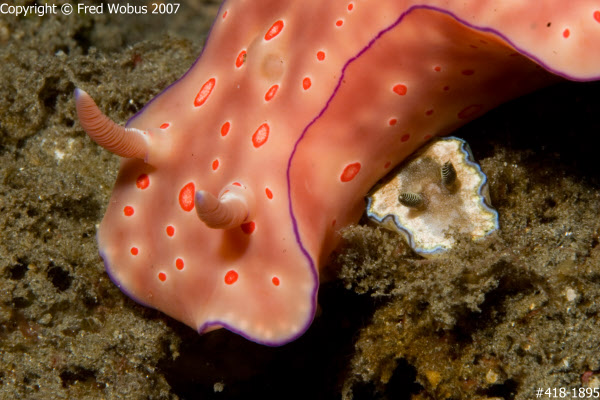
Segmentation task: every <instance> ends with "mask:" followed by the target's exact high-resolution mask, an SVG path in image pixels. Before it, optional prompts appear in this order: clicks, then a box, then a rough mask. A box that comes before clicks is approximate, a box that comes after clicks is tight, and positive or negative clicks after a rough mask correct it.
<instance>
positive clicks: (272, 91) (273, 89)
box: [265, 85, 279, 101]
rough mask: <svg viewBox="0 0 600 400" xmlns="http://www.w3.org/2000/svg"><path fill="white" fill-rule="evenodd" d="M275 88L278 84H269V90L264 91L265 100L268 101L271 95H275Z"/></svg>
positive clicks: (277, 87)
mask: <svg viewBox="0 0 600 400" xmlns="http://www.w3.org/2000/svg"><path fill="white" fill-rule="evenodd" d="M277 89H279V85H273V86H271V87H270V88H269V90H267V93H265V101H270V100H271V99H272V98H273V97H275V94H276V93H277Z"/></svg>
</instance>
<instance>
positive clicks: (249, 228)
mask: <svg viewBox="0 0 600 400" xmlns="http://www.w3.org/2000/svg"><path fill="white" fill-rule="evenodd" d="M240 227H241V228H242V231H244V233H245V234H246V235H249V234H251V233H252V232H254V230H255V229H256V224H255V223H254V221H250V222H246V223H245V224H242V225H240Z"/></svg>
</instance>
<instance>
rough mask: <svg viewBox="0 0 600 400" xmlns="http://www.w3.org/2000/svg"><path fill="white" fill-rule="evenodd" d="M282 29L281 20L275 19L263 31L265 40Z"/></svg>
mask: <svg viewBox="0 0 600 400" xmlns="http://www.w3.org/2000/svg"><path fill="white" fill-rule="evenodd" d="M282 30H283V21H282V20H279V21H276V22H275V23H274V24H273V25H272V26H271V27H270V28H269V30H268V31H267V33H265V40H271V39H273V38H274V37H275V36H277V35H279V33H280V32H281V31H282Z"/></svg>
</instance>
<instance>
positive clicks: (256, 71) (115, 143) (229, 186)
mask: <svg viewBox="0 0 600 400" xmlns="http://www.w3.org/2000/svg"><path fill="white" fill-rule="evenodd" d="M307 21H310V23H307ZM598 49H600V4H599V3H598V1H592V0H581V1H577V2H567V1H564V0H538V1H534V2H525V1H522V0H505V1H494V0H431V1H427V2H424V1H409V0H393V1H392V0H381V1H377V2H373V1H367V0H352V1H350V0H344V1H342V0H330V1H317V0H315V1H308V2H306V1H302V2H301V1H296V0H260V1H259V0H257V1H243V0H227V1H225V2H224V3H223V4H222V6H221V8H220V10H219V13H218V16H217V19H216V21H215V23H214V24H213V27H212V30H211V33H210V38H209V40H208V41H207V43H206V46H205V48H204V50H203V52H202V54H201V56H200V57H199V59H198V60H197V62H196V63H195V64H194V65H193V66H192V68H191V69H190V70H189V71H188V72H187V73H186V74H185V75H184V76H183V77H182V78H181V79H180V80H178V81H177V82H176V83H174V84H173V85H171V86H170V87H169V88H167V89H166V90H165V91H164V92H163V93H162V94H161V95H160V96H158V97H156V98H155V99H154V100H152V101H151V102H150V103H148V104H147V105H146V106H145V107H144V109H143V110H142V111H141V112H140V113H138V114H137V115H135V116H134V117H133V118H132V119H131V120H130V121H129V122H128V123H127V127H126V128H123V127H119V126H118V125H116V124H114V123H113V122H112V121H110V120H109V119H108V118H106V117H105V116H104V115H103V114H102V113H101V112H100V110H99V109H98V107H97V106H96V104H95V103H94V102H93V100H92V99H91V98H90V97H89V96H88V95H87V94H85V93H84V92H82V91H77V92H76V103H77V111H78V115H79V118H80V122H81V125H82V127H83V128H84V129H85V131H86V132H87V133H88V134H89V135H90V137H92V139H94V140H95V141H96V142H97V143H98V144H100V145H101V146H103V147H104V148H106V149H107V150H109V151H112V152H114V153H116V154H118V155H120V156H122V157H124V158H123V159H122V162H121V169H120V172H119V176H118V178H117V182H116V184H115V188H114V191H113V194H112V198H111V201H110V205H109V207H108V210H107V212H106V215H105V216H104V219H103V221H102V223H101V225H100V228H99V231H98V244H99V248H100V253H101V255H102V257H103V259H104V262H105V265H106V269H107V271H108V273H109V275H110V277H111V279H112V280H113V281H114V282H115V283H116V284H117V285H118V286H119V287H120V288H121V289H122V290H123V291H124V292H125V293H127V294H128V295H129V296H131V297H132V298H133V299H135V300H136V301H138V302H140V303H143V304H145V305H148V306H151V307H154V308H157V309H159V310H161V311H163V312H165V313H166V314H168V315H170V316H172V317H173V318H176V319H178V320H180V321H182V322H184V323H186V324H187V325H189V326H191V327H193V328H195V329H197V330H198V331H199V332H205V331H208V330H211V329H214V328H218V327H225V328H227V329H229V330H232V331H234V332H237V333H239V334H241V335H243V336H244V337H246V338H248V339H251V340H254V341H257V342H260V343H264V344H268V345H281V344H284V343H287V342H289V341H291V340H293V339H295V338H296V337H298V336H299V335H301V334H302V333H303V332H304V331H305V330H306V329H307V328H308V326H309V325H310V323H311V321H312V319H313V316H314V313H315V308H316V300H317V289H318V285H319V281H318V273H319V268H320V267H322V266H323V265H324V264H325V262H326V260H327V257H328V255H329V254H330V252H331V251H332V249H333V248H334V247H335V246H336V244H337V243H338V241H339V234H338V232H339V230H340V229H341V228H343V227H345V226H347V225H349V224H351V223H355V222H356V221H357V220H358V218H359V217H360V215H361V214H362V212H363V210H364V200H363V199H364V195H365V194H366V193H367V191H368V190H369V189H370V188H371V186H372V185H373V184H374V183H375V182H377V180H378V179H379V178H380V177H382V176H383V175H384V174H386V172H387V171H389V170H390V168H392V167H393V166H394V165H396V164H398V163H399V162H401V161H402V160H403V159H404V158H406V157H407V156H408V155H410V154H411V153H412V152H413V151H415V149H417V148H418V147H419V146H421V145H422V144H423V143H425V142H426V141H427V140H428V139H429V138H431V137H432V136H435V135H446V134H448V133H450V132H451V131H453V130H454V129H456V128H457V127H459V126H461V125H463V124H464V123H466V122H468V121H470V120H472V119H474V118H476V117H478V116H480V115H481V114H483V113H485V112H487V111H488V110H490V109H491V108H493V107H495V106H497V105H498V104H500V103H502V102H504V101H507V100H509V99H511V98H514V97H517V96H519V95H522V94H524V93H527V92H530V91H532V90H535V89H537V88H540V87H543V86H545V85H547V84H549V83H552V82H554V81H556V80H557V79H559V78H558V77H563V78H567V79H571V80H579V81H589V80H597V79H600V51H597V50H598ZM228 191H231V192H228ZM194 211H195V212H194Z"/></svg>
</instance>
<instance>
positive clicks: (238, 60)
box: [235, 50, 246, 68]
mask: <svg viewBox="0 0 600 400" xmlns="http://www.w3.org/2000/svg"><path fill="white" fill-rule="evenodd" d="M245 60H246V50H242V51H240V54H238V56H237V58H236V59H235V66H236V67H238V68H241V66H242V65H244V61H245Z"/></svg>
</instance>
